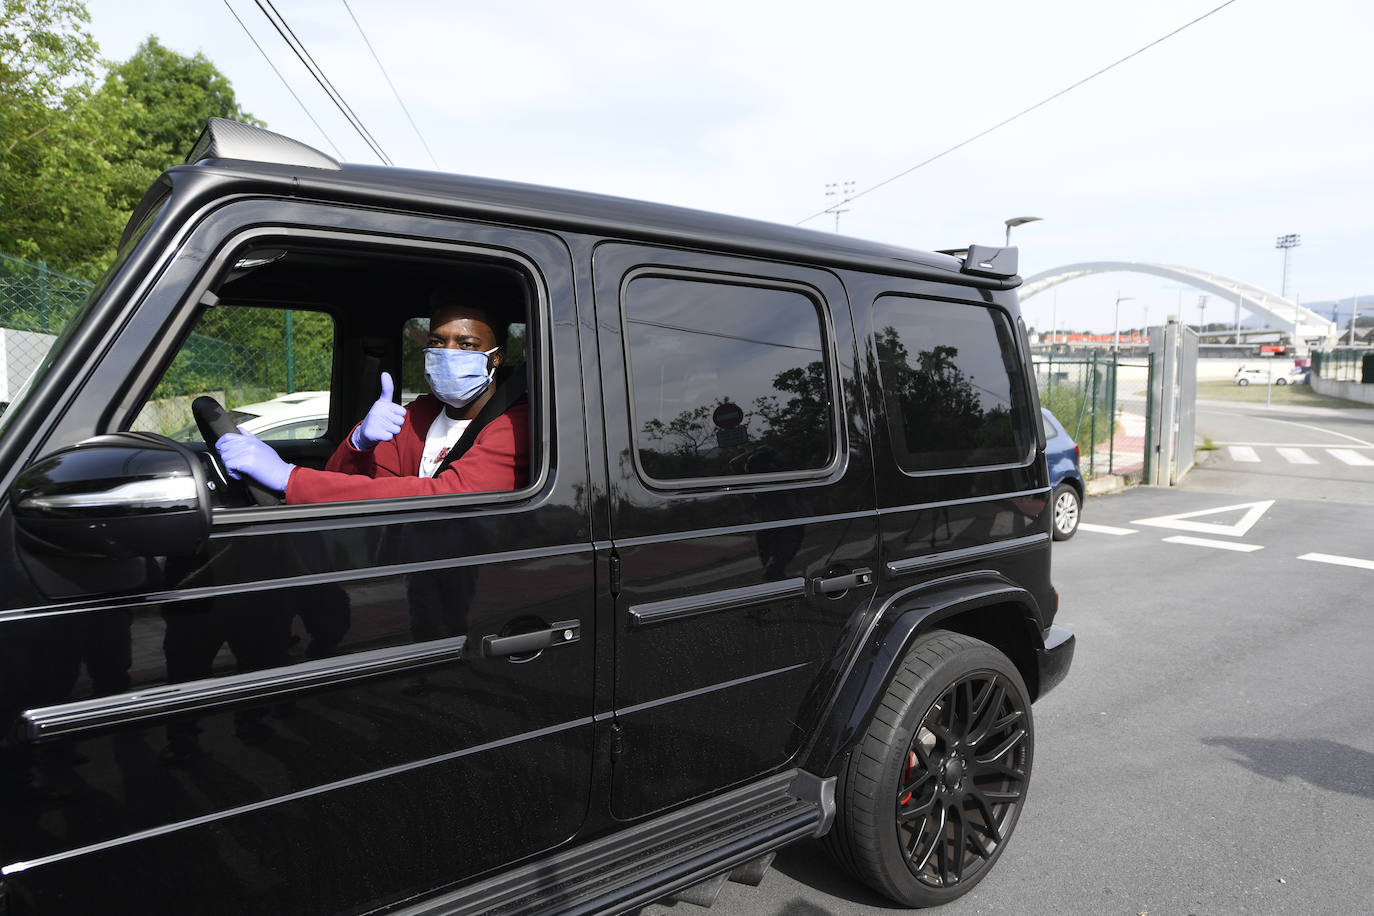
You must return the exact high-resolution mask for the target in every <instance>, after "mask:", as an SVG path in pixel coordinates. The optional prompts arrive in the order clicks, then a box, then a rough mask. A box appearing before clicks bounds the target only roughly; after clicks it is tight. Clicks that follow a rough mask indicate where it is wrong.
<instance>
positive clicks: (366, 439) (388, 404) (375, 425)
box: [352, 372, 406, 451]
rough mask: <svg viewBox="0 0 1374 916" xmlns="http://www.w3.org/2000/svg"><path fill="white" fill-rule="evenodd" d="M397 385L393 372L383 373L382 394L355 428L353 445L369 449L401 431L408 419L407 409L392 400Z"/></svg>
mask: <svg viewBox="0 0 1374 916" xmlns="http://www.w3.org/2000/svg"><path fill="white" fill-rule="evenodd" d="M394 390H395V385H394V383H393V382H392V381H391V373H389V372H383V373H382V396H381V397H379V398H378V399H377V400H376V401H375V402H373V404H372V407H371V408H370V409H369V410H368V412H367V416H365V417H363V422H361V423H359V424H358V425H357V426H356V427H355V428H354V430H353V436H352V442H353V447H354V448H356V449H358V450H360V451H367V450H368V449H370V448H372V447H373V446H374V445H376V444H377V443H378V442H386V441H387V440H389V439H391V438H393V437H394V436H395V435H396V434H397V433H399V432H400V431H401V424H402V423H404V422H405V419H406V409H405V408H404V407H402V406H401V405H400V404H396V403H394V402H393V401H392V400H391V394H392V392H393V391H394Z"/></svg>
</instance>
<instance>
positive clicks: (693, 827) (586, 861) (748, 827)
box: [399, 770, 835, 916]
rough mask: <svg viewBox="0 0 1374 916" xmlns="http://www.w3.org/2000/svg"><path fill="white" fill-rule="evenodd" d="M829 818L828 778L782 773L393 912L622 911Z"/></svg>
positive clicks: (755, 855) (459, 915) (521, 914)
mask: <svg viewBox="0 0 1374 916" xmlns="http://www.w3.org/2000/svg"><path fill="white" fill-rule="evenodd" d="M834 815H835V779H834V778H833V777H832V778H830V779H824V780H823V779H821V778H819V777H817V776H813V775H812V774H810V773H808V772H806V771H805V770H789V771H787V772H785V773H779V774H778V775H776V776H771V777H769V778H768V779H765V780H761V781H759V782H757V783H754V784H753V785H749V786H745V787H744V788H742V789H737V790H735V791H734V792H731V793H729V794H728V795H722V796H720V797H718V798H713V799H709V800H707V801H705V802H702V803H700V804H698V805H693V806H692V807H689V808H684V809H682V810H680V811H674V812H672V813H670V814H666V815H663V816H662V817H658V818H655V819H653V820H651V821H646V822H645V823H642V824H637V825H635V826H633V827H628V828H626V829H624V830H620V831H617V832H615V833H612V834H610V835H609V836H605V837H602V838H600V839H597V840H593V841H591V842H589V843H585V844H583V845H581V846H578V847H575V848H573V849H569V850H568V851H566V852H563V853H558V854H555V855H553V856H550V857H548V858H545V859H541V860H539V861H537V862H534V863H532V864H530V865H527V866H524V867H523V868H518V869H515V870H513V871H509V872H506V873H504V874H500V875H497V876H495V877H493V878H489V879H487V880H486V881H483V882H480V883H478V884H474V885H471V886H469V887H465V888H463V889H461V890H458V891H453V892H450V893H448V894H444V895H442V896H440V897H435V898H432V899H430V900H427V901H424V902H422V903H418V904H415V905H412V906H410V907H407V908H406V909H403V910H400V911H399V914H402V916H421V914H424V916H472V914H478V913H483V914H487V913H490V914H502V916H517V914H518V916H533V914H552V913H559V914H592V913H622V912H625V911H626V910H633V909H636V908H638V907H642V906H645V905H647V904H649V903H652V902H654V901H655V900H658V899H660V898H662V897H665V896H668V895H670V894H672V893H674V892H676V891H680V890H683V889H686V888H690V887H692V886H693V885H697V884H701V883H702V882H704V881H706V880H707V879H709V878H712V877H713V876H715V875H718V874H720V873H722V872H729V871H731V870H733V869H739V868H740V867H741V866H748V865H750V864H751V863H755V862H757V861H758V860H760V858H761V857H763V856H765V855H766V854H767V853H770V852H772V851H774V850H776V849H780V848H781V847H783V846H786V845H787V844H789V843H791V842H793V841H795V840H800V839H804V838H805V837H809V836H821V835H823V834H824V833H825V832H826V831H827V830H829V829H830V824H831V821H832V820H833V819H834ZM741 870H742V871H747V870H748V869H747V868H745V869H741ZM759 877H762V875H760V876H759Z"/></svg>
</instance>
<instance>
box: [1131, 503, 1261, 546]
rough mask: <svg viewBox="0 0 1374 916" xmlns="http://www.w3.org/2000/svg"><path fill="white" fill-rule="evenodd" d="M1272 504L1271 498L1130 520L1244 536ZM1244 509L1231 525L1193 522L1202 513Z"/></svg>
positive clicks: (1176, 529) (1142, 523)
mask: <svg viewBox="0 0 1374 916" xmlns="http://www.w3.org/2000/svg"><path fill="white" fill-rule="evenodd" d="M1273 504H1274V501H1273V500H1272V499H1265V500H1261V501H1260V502H1256V503H1239V504H1238V505H1234V506H1221V507H1219V508H1216V509H1203V510H1201V511H1200V512H1183V513H1181V514H1179V515H1159V516H1156V517H1154V518H1138V519H1136V520H1135V521H1133V522H1131V524H1132V525H1149V526H1150V527H1152V528H1173V529H1174V530H1175V531H1196V532H1198V533H1199V534H1224V535H1226V536H1227V537H1233V538H1238V537H1244V536H1245V534H1246V532H1248V531H1249V530H1250V529H1251V528H1253V527H1254V525H1255V522H1257V521H1259V520H1260V516H1262V515H1264V513H1265V512H1267V511H1268V509H1269V507H1270V506H1272V505H1273ZM1238 509H1244V510H1245V514H1244V515H1243V516H1241V518H1240V521H1238V522H1236V523H1234V524H1231V525H1221V524H1218V523H1216V522H1195V521H1192V519H1195V518H1197V517H1199V516H1202V515H1220V514H1221V513H1223V512H1235V511H1236V510H1238Z"/></svg>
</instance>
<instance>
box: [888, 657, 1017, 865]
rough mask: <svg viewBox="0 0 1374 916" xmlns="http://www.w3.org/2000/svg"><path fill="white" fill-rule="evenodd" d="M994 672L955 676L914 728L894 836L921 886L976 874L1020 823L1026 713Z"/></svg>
mask: <svg viewBox="0 0 1374 916" xmlns="http://www.w3.org/2000/svg"><path fill="white" fill-rule="evenodd" d="M1018 697H1019V694H1018V692H1017V691H1016V690H1015V688H1013V687H1012V685H1011V682H1010V681H1009V680H1007V679H1006V678H1005V677H1004V676H1003V675H1001V674H998V673H997V672H994V671H980V672H975V673H973V674H969V675H967V676H965V677H963V678H961V679H960V680H958V681H956V682H955V683H954V684H952V685H951V686H950V687H948V688H947V689H946V690H945V691H944V693H942V694H941V695H940V697H939V699H938V700H936V701H935V703H934V704H932V705H931V707H930V709H929V710H927V712H926V714H925V716H924V717H923V718H922V719H921V723H920V724H919V725H918V726H917V727H916V731H915V734H914V735H913V737H912V740H911V745H910V746H909V747H908V749H907V752H906V758H905V762H904V763H903V764H902V772H901V778H900V779H899V780H898V787H897V839H898V841H899V842H900V844H901V850H902V856H903V858H904V859H905V860H906V865H907V868H909V869H911V873H912V874H913V875H915V876H916V879H917V880H918V881H920V882H921V883H922V884H925V885H928V886H930V887H951V886H954V885H957V884H959V883H961V882H965V881H971V880H973V879H974V878H975V877H976V876H977V874H978V873H979V872H980V871H981V870H982V869H983V868H984V867H986V866H987V864H988V863H989V862H990V861H991V860H992V858H993V857H994V856H995V855H996V854H997V851H998V850H999V849H1000V848H1001V846H1002V844H1003V843H1005V842H1006V840H1007V837H1008V836H1009V835H1010V832H1011V828H1012V827H1013V826H1014V825H1015V821H1016V814H1017V812H1018V810H1019V809H1020V806H1021V799H1022V797H1023V796H1024V793H1025V788H1026V780H1027V779H1028V777H1029V775H1030V772H1029V764H1030V754H1029V751H1030V740H1029V737H1030V735H1029V731H1028V726H1027V723H1028V717H1027V715H1026V710H1025V708H1024V707H1023V706H1022V705H1021V702H1020V700H1019V698H1018Z"/></svg>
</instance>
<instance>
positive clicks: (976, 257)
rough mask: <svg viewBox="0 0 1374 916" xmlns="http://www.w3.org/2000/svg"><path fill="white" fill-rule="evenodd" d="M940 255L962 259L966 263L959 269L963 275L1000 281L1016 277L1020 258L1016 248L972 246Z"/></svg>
mask: <svg viewBox="0 0 1374 916" xmlns="http://www.w3.org/2000/svg"><path fill="white" fill-rule="evenodd" d="M940 254H948V255H953V256H954V257H956V258H961V259H962V260H963V262H964V263H963V266H962V267H960V268H959V273H961V274H971V275H972V276H975V277H994V278H996V279H998V280H1010V279H1011V278H1012V277H1014V276H1016V270H1017V261H1018V258H1017V250H1016V249H1015V248H999V247H997V246H995V245H970V246H968V247H967V248H951V249H947V250H944V251H941V252H940Z"/></svg>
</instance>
